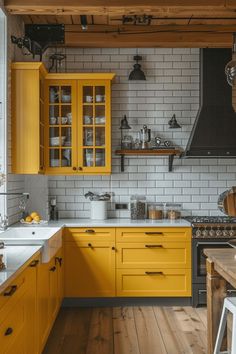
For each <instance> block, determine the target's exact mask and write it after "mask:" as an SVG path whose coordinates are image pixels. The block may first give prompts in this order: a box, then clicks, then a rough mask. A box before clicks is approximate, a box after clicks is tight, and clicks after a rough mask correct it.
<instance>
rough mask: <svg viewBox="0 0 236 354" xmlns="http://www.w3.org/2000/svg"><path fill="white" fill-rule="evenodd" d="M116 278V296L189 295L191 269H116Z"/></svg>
mask: <svg viewBox="0 0 236 354" xmlns="http://www.w3.org/2000/svg"><path fill="white" fill-rule="evenodd" d="M146 272H149V274H147V273H146ZM153 272H157V274H152V273H153ZM116 279H117V281H116V287H117V296H127V297H129V296H160V297H162V296H170V297H181V296H183V297H185V296H191V269H164V268H158V269H153V268H150V269H147V268H145V269H143V270H142V269H117V270H116Z"/></svg>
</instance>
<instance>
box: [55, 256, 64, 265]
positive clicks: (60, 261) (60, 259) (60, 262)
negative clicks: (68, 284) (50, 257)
mask: <svg viewBox="0 0 236 354" xmlns="http://www.w3.org/2000/svg"><path fill="white" fill-rule="evenodd" d="M56 262H58V263H59V265H60V267H61V266H62V258H61V257H56V258H55V263H56Z"/></svg>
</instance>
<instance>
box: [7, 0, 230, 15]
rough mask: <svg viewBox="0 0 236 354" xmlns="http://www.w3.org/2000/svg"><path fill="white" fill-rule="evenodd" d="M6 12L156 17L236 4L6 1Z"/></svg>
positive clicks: (205, 0)
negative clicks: (161, 14) (149, 15)
mask: <svg viewBox="0 0 236 354" xmlns="http://www.w3.org/2000/svg"><path fill="white" fill-rule="evenodd" d="M4 5H5V7H6V9H7V10H8V11H9V12H11V13H12V14H22V15H33V14H38V15H39V14H41V15H52V14H54V15H55V14H56V15H57V14H58V15H59V14H60V15H79V14H88V15H89V14H90V15H91V14H93V15H105V14H106V15H124V14H144V13H146V14H152V15H153V14H155V13H160V11H161V12H163V13H165V12H166V13H168V12H169V11H173V10H176V11H192V12H193V13H195V11H199V10H201V11H202V12H203V13H204V11H206V10H207V11H213V12H214V11H218V10H222V11H228V10H232V11H233V10H235V9H236V1H235V0H214V1H213V0H158V5H157V0H145V1H143V0H119V1H118V0H80V1H77V0H66V1H65V0H51V1H48V0H6V1H5V3H4Z"/></svg>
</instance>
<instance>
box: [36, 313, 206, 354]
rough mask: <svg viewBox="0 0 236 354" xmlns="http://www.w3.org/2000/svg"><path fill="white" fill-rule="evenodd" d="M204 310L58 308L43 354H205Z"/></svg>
mask: <svg viewBox="0 0 236 354" xmlns="http://www.w3.org/2000/svg"><path fill="white" fill-rule="evenodd" d="M206 346H207V336H206V309H205V308H199V309H195V308H192V307H157V306H156V307H153V306H143V307H138V306H137V307H113V308H104V307H101V308H80V307H72V308H62V309H61V310H60V312H59V315H58V317H57V320H56V322H55V324H54V327H53V330H52V332H51V334H50V337H49V339H48V342H47V344H46V347H45V350H44V352H43V354H205V353H206Z"/></svg>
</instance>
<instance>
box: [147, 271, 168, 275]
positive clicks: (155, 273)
mask: <svg viewBox="0 0 236 354" xmlns="http://www.w3.org/2000/svg"><path fill="white" fill-rule="evenodd" d="M145 274H147V275H164V273H163V272H145Z"/></svg>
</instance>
